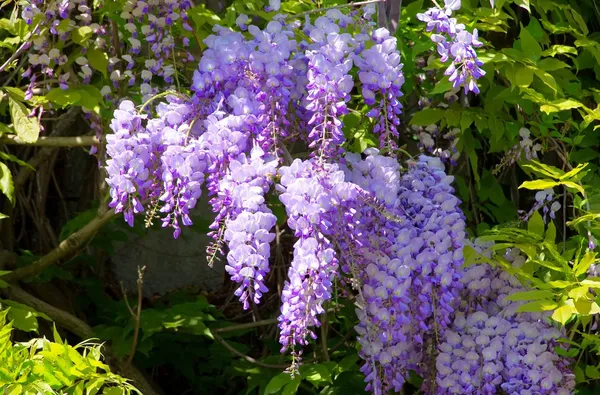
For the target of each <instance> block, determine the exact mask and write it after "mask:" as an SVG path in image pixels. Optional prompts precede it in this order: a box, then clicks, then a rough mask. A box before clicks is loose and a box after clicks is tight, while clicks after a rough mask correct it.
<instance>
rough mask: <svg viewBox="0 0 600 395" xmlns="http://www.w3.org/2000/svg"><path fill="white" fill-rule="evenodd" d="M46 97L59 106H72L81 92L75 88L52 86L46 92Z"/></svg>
mask: <svg viewBox="0 0 600 395" xmlns="http://www.w3.org/2000/svg"><path fill="white" fill-rule="evenodd" d="M46 99H47V100H49V101H51V102H52V103H54V104H57V105H58V106H60V107H66V106H72V105H74V104H76V103H77V102H78V101H79V99H81V94H80V93H79V89H77V88H68V89H64V90H63V89H61V88H53V89H50V91H49V92H48V93H46Z"/></svg>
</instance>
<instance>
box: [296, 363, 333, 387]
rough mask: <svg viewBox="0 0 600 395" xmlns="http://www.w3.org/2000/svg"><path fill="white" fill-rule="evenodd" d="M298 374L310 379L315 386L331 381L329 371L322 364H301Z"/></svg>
mask: <svg viewBox="0 0 600 395" xmlns="http://www.w3.org/2000/svg"><path fill="white" fill-rule="evenodd" d="M300 374H301V375H302V378H303V379H306V380H308V381H310V382H311V383H312V384H313V385H314V386H315V387H316V386H319V385H325V384H327V383H331V372H329V369H327V367H326V366H324V365H320V364H310V365H302V366H301V367H300Z"/></svg>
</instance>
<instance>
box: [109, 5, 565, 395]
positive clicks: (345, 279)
mask: <svg viewBox="0 0 600 395" xmlns="http://www.w3.org/2000/svg"><path fill="white" fill-rule="evenodd" d="M157 4H159V2H154V3H152V4H150V3H148V4H146V3H144V2H141V1H136V2H132V3H131V4H130V5H131V7H130V8H129V9H128V10H127V11H126V12H127V13H128V14H127V15H126V16H127V18H132V19H131V23H132V24H133V25H134V26H132V27H131V28H130V31H131V33H132V36H131V38H132V39H133V40H130V41H131V43H132V45H133V44H137V42H136V41H134V40H140V38H141V36H136V35H137V34H139V33H142V34H144V35H147V36H148V35H149V37H151V38H152V39H151V40H150V41H151V42H152V43H153V44H152V45H155V46H156V48H155V50H156V52H160V53H161V54H162V55H160V56H163V55H165V54H167V53H172V52H171V51H172V50H173V48H172V46H171V45H170V41H169V40H168V39H166V37H167V31H168V30H169V29H168V26H170V23H171V22H172V20H175V19H177V18H181V19H183V18H184V17H183V16H182V14H181V12H182V10H184V9H185V7H187V5H185V4H184V5H181V4H180V6H179V8H177V7H171V8H169V9H168V10H167V9H163V10H162V11H161V12H163V14H161V15H162V16H161V17H160V18H163V19H164V20H160V21H159V20H153V21H150V24H149V25H145V23H146V22H144V19H143V18H145V16H144V15H147V13H148V12H149V11H148V10H147V9H146V8H148V7H150V6H157ZM186 4H187V3H186ZM455 9H457V6H456V5H447V10H445V11H444V13H446V14H447V16H449V15H450V13H449V11H450V10H455ZM430 14H431V15H430V16H431V18H434V16H432V15H433V13H430ZM446 14H444V15H446ZM154 15H157V14H154ZM176 15H179V17H177V16H176ZM436 15H437V14H436ZM127 18H126V19H127ZM140 18H142V19H140ZM160 18H159V19H160ZM169 18H171V21H170V20H169ZM435 18H437V19H435V20H436V21H438V20H439V21H442V19H443V18H442V17H439V16H436V17H435ZM446 20H447V19H446ZM432 21H434V19H432ZM183 22H184V23H185V21H183ZM138 23H142V25H143V26H146V27H142V28H138V26H137V24H138ZM431 23H432V26H434V27H435V26H438V25H436V23H434V22H431ZM440 23H442V22H440ZM443 23H446V22H443ZM238 25H239V28H240V29H241V30H242V31H245V32H246V33H241V32H239V31H233V30H230V29H226V28H224V27H220V26H216V27H215V29H214V34H213V35H211V36H209V37H207V38H206V40H205V44H206V46H207V49H206V50H205V51H204V53H203V55H202V58H201V59H200V61H199V64H198V68H197V70H195V72H194V75H193V79H192V86H191V97H186V96H184V95H183V94H172V95H167V96H166V100H165V101H162V102H158V104H156V101H153V102H152V103H151V104H149V105H148V104H146V105H144V106H143V107H142V108H141V109H140V108H137V107H136V106H135V105H134V104H133V103H132V102H131V101H123V102H121V103H120V105H119V109H118V110H116V111H115V114H114V119H113V121H112V123H111V128H112V130H113V132H114V134H112V135H110V136H109V138H108V139H107V142H108V144H107V156H108V160H107V162H106V169H107V172H108V175H109V177H108V179H107V182H108V184H109V186H110V188H111V198H112V200H111V203H110V205H111V206H112V207H114V208H115V210H116V211H117V212H124V214H125V219H126V221H127V222H128V223H129V224H130V225H132V224H133V221H134V215H135V214H138V213H142V212H145V213H146V219H147V222H151V221H152V220H153V219H155V218H157V217H158V218H160V220H161V222H162V225H163V227H168V228H171V229H172V230H173V232H174V233H173V235H174V237H178V236H179V235H180V234H181V231H182V230H181V229H182V225H183V226H189V225H191V224H192V218H191V210H192V209H193V208H194V207H195V206H196V203H197V200H198V199H199V197H200V196H201V194H202V193H206V194H208V196H209V197H210V198H211V200H210V203H211V206H212V210H213V212H214V214H215V220H214V222H213V224H212V225H211V233H210V234H211V236H212V237H213V239H214V243H213V244H212V245H211V247H210V248H209V251H208V255H209V259H213V258H214V257H215V256H216V255H217V254H218V253H219V252H223V253H224V254H225V255H226V259H227V263H226V266H225V268H226V271H227V273H228V274H229V275H230V276H231V279H232V281H233V282H235V283H236V284H237V289H236V291H235V295H236V296H238V297H239V299H240V301H241V303H242V306H243V308H244V309H249V308H250V307H251V306H252V305H254V304H258V303H260V302H261V300H262V297H263V295H264V294H265V293H266V292H268V287H267V279H268V274H269V273H270V271H271V267H270V259H271V250H270V244H271V243H272V242H273V240H274V239H275V238H276V234H275V231H276V229H277V226H276V224H277V222H278V221H277V217H276V216H275V214H274V213H273V212H272V210H271V205H270V204H268V200H267V196H268V195H275V196H276V197H277V198H278V199H279V202H280V203H281V204H282V206H283V208H284V209H285V213H286V217H287V226H288V228H289V230H290V231H291V232H292V233H293V236H294V238H295V242H294V245H293V256H292V258H291V262H290V265H289V272H288V276H287V279H286V281H285V284H284V287H283V291H282V294H281V298H282V300H281V312H280V315H279V318H278V322H279V329H280V333H279V341H280V343H281V346H282V349H281V350H282V352H287V351H291V353H292V355H293V357H294V365H296V364H297V363H299V362H300V361H301V357H302V348H303V347H304V346H306V345H308V344H309V343H310V341H311V340H312V339H316V337H317V334H316V331H315V328H316V327H318V326H320V325H321V322H320V315H321V314H323V313H324V312H325V310H326V304H327V302H328V301H329V300H330V299H331V298H332V296H333V294H334V284H335V283H336V282H339V283H340V284H341V285H348V286H350V287H352V288H353V289H354V290H355V294H356V295H355V296H356V302H357V303H356V305H357V316H358V318H359V323H358V325H357V326H356V331H357V333H358V341H359V343H360V345H361V350H360V356H361V358H362V359H363V361H364V364H363V366H362V368H361V370H362V372H363V373H364V374H365V381H366V384H367V390H369V391H372V392H374V393H376V394H385V393H388V392H390V391H394V392H400V391H401V390H402V388H403V386H404V384H405V382H406V381H407V379H408V377H409V375H410V374H411V372H416V373H417V374H419V375H420V376H422V377H423V378H424V382H423V385H422V388H421V389H422V390H423V391H424V392H425V393H426V394H432V395H433V394H440V393H456V391H458V390H459V389H460V391H462V392H466V393H474V394H475V393H477V394H480V393H481V394H483V393H485V394H487V393H490V394H491V393H495V392H494V391H496V390H497V388H502V389H503V390H504V391H508V392H509V393H512V392H511V391H513V390H515V391H516V390H518V391H527V390H529V391H532V392H531V393H535V391H536V390H537V389H538V387H539V393H552V392H548V391H550V390H554V389H556V388H559V384H558V383H557V382H555V377H556V376H557V374H558V373H560V374H561V375H562V376H561V377H563V378H565V380H562V381H561V384H560V385H562V386H563V387H564V388H570V387H568V385H570V384H568V383H570V381H568V380H566V378H569V377H570V376H569V373H568V371H567V370H566V365H565V363H564V361H562V360H560V359H559V358H558V357H556V356H555V355H554V354H552V352H551V349H550V345H552V344H554V343H553V342H554V341H555V339H556V338H557V337H558V334H557V332H556V331H552V330H551V327H549V326H548V325H547V324H546V323H545V321H544V322H543V321H541V320H542V318H541V317H537V316H533V315H515V314H514V308H513V304H510V303H508V302H506V300H505V296H506V294H507V288H506V287H508V286H510V287H512V288H511V289H513V288H517V287H518V282H515V280H513V279H510V278H508V277H506V276H504V277H503V275H500V274H498V273H495V272H494V273H492V272H491V269H489V268H485V267H484V266H477V267H475V268H474V269H473V268H471V269H467V270H464V269H463V267H462V266H463V263H464V259H463V247H464V245H465V243H466V233H465V218H464V215H463V214H462V212H461V211H460V208H459V205H460V201H459V199H458V198H457V197H456V196H455V193H454V189H453V187H452V181H453V178H452V177H451V176H448V175H447V174H446V172H445V168H444V163H443V162H442V161H441V160H440V159H439V158H432V157H428V156H421V157H419V158H417V159H414V160H410V161H408V162H407V164H406V166H403V165H401V164H400V162H399V161H398V159H397V158H396V157H395V156H394V150H395V145H394V144H395V139H396V137H397V135H398V125H399V117H398V115H399V114H400V112H401V105H400V102H399V99H400V97H401V95H402V93H401V87H402V83H403V75H402V65H401V63H400V55H399V52H398V50H397V47H396V39H395V38H393V37H391V36H390V34H389V32H387V30H385V29H376V28H375V27H374V24H373V23H372V22H369V20H368V18H367V17H365V15H364V14H362V15H359V14H356V13H355V14H353V15H352V16H348V15H344V14H343V13H342V12H340V11H339V10H337V9H334V10H330V11H328V12H326V14H325V15H324V16H319V17H318V18H316V19H315V20H314V21H311V20H310V19H309V18H307V20H306V21H305V22H304V23H301V22H299V21H296V20H293V19H290V18H288V17H286V16H282V15H278V16H275V17H274V18H273V19H272V20H271V21H270V22H268V23H267V24H266V26H265V27H264V29H261V28H259V27H257V26H255V25H252V24H250V20H249V19H248V18H243V17H240V18H238ZM440 26H441V25H440ZM451 26H452V28H451ZM134 27H135V29H134ZM440 29H442V30H440ZM443 29H446V30H443ZM448 29H454V30H453V31H454V32H455V33H456V30H457V29H458V30H460V31H461V32H462V30H461V29H463V28H461V27H460V25H457V24H456V23H455V22H448V24H447V27H445V28H438V31H439V32H444V33H445V34H449V36H448V37H451V38H452V39H453V40H454V39H456V40H457V42H458V41H460V40H463V36H462V35H461V36H460V37H458V36H457V35H454V36H452V34H454V33H452V32H450V30H448ZM298 31H301V32H302V35H298V34H297V32H298ZM136 37H137V38H136ZM165 39H166V40H167V42H165ZM475 40H476V34H475ZM463 41H464V40H463ZM463 41H460V42H463ZM452 45H454V44H452ZM457 45H458V44H457ZM134 47H135V45H134ZM457 48H458V47H457ZM460 48H463V47H460ZM460 48H458V49H460ZM469 48H470V49H469V51H472V48H471V47H469ZM458 49H456V50H454V52H455V54H456V56H455V61H456V62H462V63H461V65H460V66H459V67H462V69H461V70H463V71H464V70H471V71H473V70H476V69H474V68H471V69H470V68H469V67H471V63H472V64H476V65H480V64H479V63H477V61H475V60H474V59H476V57H475V58H468V57H465V56H466V55H464V54H463V52H461V51H459V50H458ZM463 49H464V48H463ZM448 51H449V53H450V52H452V49H451V48H448ZM469 53H471V52H469ZM472 53H473V54H474V52H472ZM461 54H462V55H461ZM459 55H460V56H462V57H458V56H459ZM160 56H159V57H160ZM157 59H158V58H157ZM469 59H470V60H469ZM156 61H157V64H154V63H153V64H151V65H149V66H148V67H149V69H148V71H149V72H151V73H152V75H160V76H162V77H164V78H165V79H166V78H167V77H169V75H168V74H169V72H168V71H167V70H166V69H165V68H164V67H165V66H158V62H159V60H156ZM469 62H471V63H469ZM154 66H156V67H159V69H160V70H159V69H156V70H154V71H153V70H150V68H151V67H154ZM160 67H162V68H160ZM477 67H478V66H477ZM463 71H461V73H462V72H463ZM161 73H162V74H161ZM475 75H477V74H476V73H475V72H474V74H473V75H471V74H469V75H468V76H467V77H465V78H462V79H455V80H454V82H455V84H457V85H462V84H466V85H467V87H468V89H469V90H472V91H476V89H474V88H473V86H474V85H473V84H474V82H473V78H478V77H475ZM353 76H358V78H357V79H355V78H354V77H353ZM353 91H358V92H361V93H362V98H363V100H364V103H365V104H367V105H368V106H370V109H369V112H368V114H367V115H368V116H369V117H372V118H373V119H374V128H373V132H374V133H375V134H377V135H378V136H379V138H380V149H376V148H369V149H367V150H366V151H365V152H364V153H362V155H359V154H357V153H351V152H347V151H346V145H345V138H344V115H345V114H346V113H347V112H348V108H349V107H348V104H349V103H350V101H351V100H352V96H351V92H353ZM148 109H150V111H146V110H148ZM290 142H294V143H295V144H298V145H300V146H304V147H307V149H308V150H309V153H308V154H307V155H304V156H303V157H302V158H295V159H294V154H295V152H294V151H292V153H290V152H289V151H288V148H289V147H290V144H289V143H290ZM274 228H275V229H274ZM494 276H495V277H498V280H496V279H494V278H495V277H494ZM498 281H500V282H498ZM465 295H470V296H469V297H465ZM471 296H472V297H471ZM544 325H546V326H544ZM486 328H490V329H489V330H486ZM482 331H484V332H485V333H486V335H485V336H487V337H481V336H480V335H481V334H480V333H478V332H482ZM538 334H541V335H540V336H541V337H540V336H538ZM463 339H464V341H463ZM540 339H541V340H540ZM459 343H460V344H461V346H458V344H459ZM463 343H464V345H463ZM504 343H507V344H511V345H513V346H514V351H512V352H508V351H506V350H507V346H506V345H505V344H504ZM460 350H463V351H464V352H463V353H461V352H460ZM548 353H550V354H548ZM492 356H493V357H494V358H492ZM534 357H535V358H534ZM532 358H533V359H532ZM475 360H476V361H477V362H482V363H483V362H485V363H483V364H480V365H481V366H480V365H477V364H475V363H474V361H475ZM488 360H489V361H488ZM487 362H491V364H488V363H487ZM476 365H477V366H476ZM294 368H295V366H294ZM533 372H535V373H533ZM557 372H558V373H557ZM548 377H550V379H549V378H548ZM549 380H552V386H550V383H549ZM536 385H537V387H536ZM440 391H442V392H440ZM443 391H447V392H443ZM453 391H454V392H453ZM469 391H470V392H469ZM543 391H546V392H543ZM522 393H527V392H522Z"/></svg>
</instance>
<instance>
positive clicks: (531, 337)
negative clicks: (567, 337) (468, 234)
mask: <svg viewBox="0 0 600 395" xmlns="http://www.w3.org/2000/svg"><path fill="white" fill-rule="evenodd" d="M492 245H493V243H489V242H482V241H479V240H475V242H474V243H472V244H471V246H472V247H473V248H474V249H475V250H476V251H477V252H478V253H480V254H482V255H486V256H487V257H488V258H491V247H492ZM503 255H504V259H506V261H508V262H510V263H511V264H512V266H513V267H515V268H519V267H521V266H522V265H523V263H525V260H526V259H525V257H524V256H523V255H521V253H520V251H519V250H518V249H516V248H515V249H508V250H506V251H505V252H504V254H503ZM461 281H462V283H463V284H464V285H465V287H464V290H463V292H461V300H462V302H461V305H460V306H459V308H458V309H457V313H456V315H455V318H454V322H453V323H452V325H451V327H450V328H449V330H448V331H446V333H445V336H444V339H443V341H442V343H441V344H440V346H439V354H438V356H437V359H436V362H435V365H436V370H437V377H436V385H437V387H438V389H437V392H436V393H438V394H496V393H507V394H560V395H567V394H572V393H573V390H574V387H575V379H574V375H573V374H572V373H571V372H570V371H569V369H568V364H569V361H568V360H566V359H564V358H563V357H559V356H558V355H557V354H556V352H555V351H554V346H556V345H557V342H558V339H559V338H560V337H564V333H563V332H562V331H561V330H559V329H557V328H555V327H554V326H553V325H552V324H551V323H550V321H549V314H542V313H517V308H518V307H519V306H520V305H521V304H523V303H524V302H517V301H511V300H509V299H508V296H510V295H511V294H514V293H515V292H521V291H525V288H524V287H523V285H521V283H520V281H519V280H518V279H517V278H516V277H514V276H512V275H510V274H509V273H508V272H505V271H502V270H501V269H498V268H492V267H490V266H489V265H488V264H482V265H475V266H470V267H468V268H466V269H465V271H464V275H463V277H462V280H461Z"/></svg>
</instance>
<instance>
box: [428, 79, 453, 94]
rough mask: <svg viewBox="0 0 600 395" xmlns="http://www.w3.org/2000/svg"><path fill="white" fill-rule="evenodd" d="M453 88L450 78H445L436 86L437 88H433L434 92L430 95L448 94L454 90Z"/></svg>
mask: <svg viewBox="0 0 600 395" xmlns="http://www.w3.org/2000/svg"><path fill="white" fill-rule="evenodd" d="M452 86H453V83H452V82H450V80H449V79H448V77H444V78H442V79H441V80H440V81H438V83H437V84H435V88H433V90H432V91H431V92H429V93H430V94H431V95H435V94H438V93H446V92H448V91H450V90H451V89H452Z"/></svg>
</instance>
